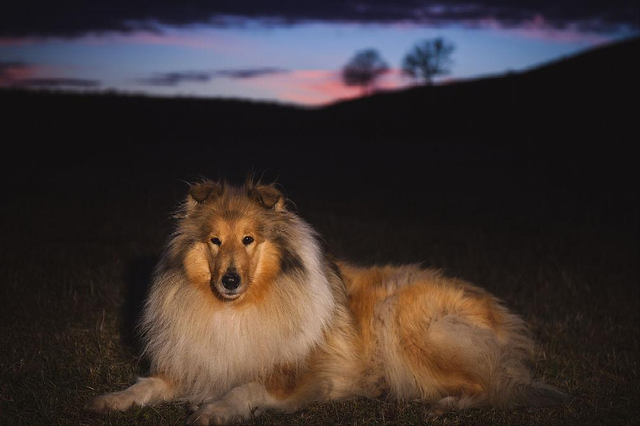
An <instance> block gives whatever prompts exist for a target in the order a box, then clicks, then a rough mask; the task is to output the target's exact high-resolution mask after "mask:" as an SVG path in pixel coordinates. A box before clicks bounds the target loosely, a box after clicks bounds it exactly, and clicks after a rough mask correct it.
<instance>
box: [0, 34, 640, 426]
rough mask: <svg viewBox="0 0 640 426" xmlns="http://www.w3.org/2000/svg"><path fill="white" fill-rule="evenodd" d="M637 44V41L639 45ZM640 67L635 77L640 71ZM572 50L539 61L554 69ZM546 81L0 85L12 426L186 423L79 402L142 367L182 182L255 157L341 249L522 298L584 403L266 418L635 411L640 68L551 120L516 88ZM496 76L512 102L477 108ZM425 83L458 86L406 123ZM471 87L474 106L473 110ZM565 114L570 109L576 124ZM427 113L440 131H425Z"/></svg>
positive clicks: (501, 419) (571, 418) (1, 381)
mask: <svg viewBox="0 0 640 426" xmlns="http://www.w3.org/2000/svg"><path fill="white" fill-rule="evenodd" d="M631 49H632V50H631V51H634V52H637V41H636V42H635V44H632V45H631ZM633 49H635V50H633ZM634 61H635V62H633V64H635V65H634V66H635V67H636V68H635V69H634V68H633V67H631V69H630V70H627V71H625V72H628V73H629V75H633V76H635V75H637V74H636V71H637V58H636V59H634ZM568 64H569V65H571V63H570V62H569V63H568ZM560 65H562V64H560ZM560 65H558V66H557V68H555V71H554V69H551V70H549V69H546V70H544V69H543V70H541V72H542V73H543V74H537V75H538V76H540V75H542V76H544V78H545V79H549V80H545V81H552V80H553V75H556V76H557V75H562V73H561V71H562V70H563V69H564V68H561V67H560ZM618 69H621V68H618ZM634 70H635V71H634ZM554 72H555V74H553V73H554ZM544 73H547V74H544ZM549 73H551V74H552V75H551V77H549V75H550V74H549ZM624 75H626V74H624ZM535 78H536V77H535V75H522V76H516V77H513V78H511V79H509V78H505V79H504V80H496V81H494V82H492V81H481V82H478V83H476V84H470V85H468V87H466V89H465V86H464V85H460V86H451V87H450V88H449V91H445V90H444V89H446V88H443V89H442V90H441V89H439V88H433V89H434V90H432V91H430V92H423V91H420V90H417V91H413V92H407V93H401V94H385V95H379V96H377V97H376V96H374V97H373V98H371V99H369V100H363V101H356V102H353V103H347V104H341V105H335V106H333V107H330V108H327V109H322V110H317V111H315V110H314V111H307V110H298V109H295V108H290V107H286V106H273V105H261V104H246V103H238V102H232V101H204V100H203V101H196V100H188V99H184V100H156V99H147V98H139V97H120V96H113V95H86V96H73V95H62V94H28V93H22V92H12V91H8V92H4V93H0V106H5V107H6V106H11V110H12V113H11V114H10V115H9V116H8V117H7V120H6V121H5V124H6V127H7V129H5V130H6V132H7V133H6V134H7V135H9V134H13V135H17V136H12V137H11V138H10V139H11V141H12V142H11V144H12V145H13V146H14V147H15V151H13V153H9V151H6V152H5V155H4V158H3V160H2V162H3V170H2V174H1V175H0V177H2V188H3V189H2V198H3V200H2V209H1V210H0V235H1V236H2V245H1V246H0V260H1V265H2V267H1V269H0V283H1V286H0V329H1V332H0V374H1V377H0V424H16V425H33V424H97V425H101V424H105V425H118V424H140V425H156V424H162V425H172V424H183V423H184V421H185V420H186V418H187V408H186V407H185V406H183V405H180V404H167V405H163V406H158V407H146V408H138V409H134V410H132V411H130V412H127V413H124V414H113V415H109V416H98V415H94V414H91V413H87V412H85V411H84V410H83V405H84V403H85V402H86V401H87V400H88V399H89V398H91V397H92V396H95V395H97V394H100V393H103V392H107V391H113V390H119V389H122V388H124V387H126V386H127V385H129V384H131V383H132V382H133V381H134V380H135V377H136V376H137V375H144V374H145V371H146V362H145V360H144V359H143V358H140V357H139V347H138V344H137V343H138V342H137V339H136V336H135V333H133V327H134V324H135V321H136V317H137V315H139V312H140V304H141V303H142V301H143V300H144V294H145V292H146V289H147V286H148V284H149V275H150V273H151V269H152V268H153V265H154V263H155V260H156V258H157V256H158V255H159V253H160V250H161V249H162V246H163V243H164V241H165V240H166V238H167V236H168V234H169V233H170V232H171V229H172V221H171V217H170V216H171V212H172V211H173V210H174V209H175V207H176V206H177V204H178V203H179V202H180V200H181V199H182V197H183V196H184V194H185V192H186V188H187V185H186V184H185V183H184V181H190V180H195V179H197V177H198V176H200V175H205V176H209V177H213V178H216V177H218V176H222V177H226V178H228V179H231V180H235V181H238V180H241V179H243V178H244V175H245V174H246V173H248V172H250V171H252V170H253V171H256V172H257V173H258V174H261V173H262V172H264V176H265V179H266V180H270V179H277V180H278V182H280V183H281V184H282V185H283V186H284V188H285V190H286V191H287V195H288V197H289V198H290V199H291V200H292V201H293V202H294V203H295V206H296V209H297V211H298V213H299V214H300V215H301V216H302V217H303V218H305V219H307V220H308V221H309V222H310V223H312V224H313V225H314V226H315V227H316V228H317V229H318V230H319V231H320V233H321V234H322V235H323V237H324V239H325V241H326V244H327V247H328V248H329V250H330V251H331V252H332V253H333V254H334V255H336V256H337V257H340V258H345V259H350V260H353V261H355V262H359V263H363V264H373V263H381V262H391V263H404V262H421V263H422V264H424V265H425V266H432V267H438V268H442V269H444V270H445V271H446V272H447V273H448V274H450V275H455V276H459V277H462V278H465V279H467V280H470V281H472V282H474V283H476V284H478V285H480V286H482V287H484V288H486V289H488V290H489V291H491V292H492V293H494V294H495V295H497V296H499V297H500V298H502V299H504V300H505V302H506V304H507V305H508V306H510V307H511V308H512V309H513V310H514V311H515V312H517V313H519V314H520V315H522V316H523V317H524V318H525V319H526V320H527V321H528V323H529V324H530V326H531V329H532V331H533V333H534V335H535V336H536V339H537V341H538V342H539V352H540V357H539V361H538V363H537V364H536V365H535V371H536V374H537V376H538V377H540V378H542V379H544V380H545V381H547V382H549V383H551V384H553V385H555V386H557V387H559V388H560V389H562V390H564V391H565V392H567V393H568V394H569V395H571V398H572V400H571V403H570V404H569V405H568V406H566V407H557V408H549V409H520V410H516V411H514V412H502V411H497V410H472V411H468V412H462V413H449V414H445V415H443V416H441V417H438V418H435V419H432V418H429V417H427V415H426V408H425V407H424V406H422V405H421V404H419V403H416V402H411V401H407V402H399V403H398V402H394V401H377V400H365V399H356V400H352V401H344V402H336V403H331V404H318V405H314V406H311V407H309V408H308V409H306V410H303V411H300V412H298V413H295V414H291V415H283V414H278V413H267V414H266V415H264V416H261V417H257V418H255V419H253V420H251V421H250V422H249V424H256V425H262V424H272V425H305V426H310V425H320V424H344V425H408V424H426V423H429V424H447V425H456V424H478V425H480V424H540V425H556V424H576V425H577V424H637V423H638V422H640V412H639V410H638V407H639V406H640V385H639V384H638V380H639V374H638V360H639V358H640V357H639V356H640V351H639V338H640V336H639V334H640V330H639V327H638V324H639V323H640V322H639V320H640V318H639V311H640V309H639V308H640V306H639V305H640V289H639V287H638V283H639V282H640V281H639V278H640V270H639V269H640V267H639V256H640V249H639V245H638V237H639V220H638V215H639V213H640V211H639V199H638V198H639V197H638V196H639V192H638V182H637V177H638V148H637V140H638V121H637V117H638V114H637V113H638V99H639V97H638V96H637V95H638V84H637V78H635V77H634V78H635V80H634V79H632V78H629V79H628V80H624V81H623V79H619V80H618V81H617V83H616V82H615V81H614V80H613V79H612V80H609V81H611V82H612V83H611V84H613V85H614V87H613V89H611V86H608V89H607V90H604V89H603V90H601V91H598V89H597V88H595V89H593V90H592V91H591V92H589V93H591V95H590V96H587V95H582V96H583V97H578V98H576V96H578V95H577V94H578V93H582V92H580V91H579V90H578V89H576V90H575V92H574V91H572V90H573V89H572V88H571V87H568V88H567V93H568V94H566V96H564V95H562V93H561V94H558V99H556V100H555V102H553V104H554V105H555V106H553V107H551V106H550V107H549V108H546V109H544V111H542V112H540V113H539V114H532V110H535V109H536V105H537V106H538V107H539V106H540V103H539V101H538V102H536V103H533V104H531V105H528V104H527V103H526V102H525V101H526V100H527V99H529V100H530V98H528V97H527V96H524V99H520V102H521V103H519V104H517V105H516V107H513V108H510V107H509V106H505V105H504V103H505V102H503V101H504V99H505V98H504V97H505V96H510V94H512V93H513V90H516V89H517V90H519V92H518V93H520V94H522V93H525V92H523V90H524V89H523V88H526V87H534V89H530V90H532V92H535V91H536V90H537V89H535V87H537V86H536V85H535V84H533V83H531V81H534V80H535ZM540 78H542V77H540ZM527 79H528V80H527ZM584 79H585V80H588V76H584ZM631 82H634V83H633V84H631ZM534 83H535V82H534ZM536 84H539V83H536ZM576 84H577V83H576ZM615 84H619V85H620V86H624V85H625V84H627V85H629V86H625V87H627V90H626V91H622V90H618V86H615ZM545 87H546V86H545ZM551 90H552V91H553V90H555V89H553V88H552V89H551ZM585 90H586V89H585ZM616 90H617V91H616ZM487 91H490V93H492V94H496V93H497V95H496V96H497V98H498V100H497V101H495V102H497V103H498V104H500V108H502V109H499V107H498V106H496V105H497V104H496V105H488V107H487V108H486V109H484V110H483V109H482V108H481V107H482V105H481V103H482V102H481V100H483V99H487V98H486V97H484V96H482V94H483V93H485V94H486V93H489V92H487ZM609 92H613V93H609ZM526 93H528V92H526ZM526 93H525V94H526ZM594 93H595V95H594ZM427 95H429V96H432V97H431V98H428V99H438V100H440V101H443V102H444V101H447V100H448V101H449V102H451V105H453V106H451V105H449V106H447V104H446V102H445V103H442V102H440V105H441V108H442V110H443V111H444V112H445V113H446V114H445V113H443V117H449V118H448V121H447V120H444V121H443V120H441V119H439V116H433V119H432V120H427V121H426V122H424V123H413V124H411V126H409V127H400V126H399V125H398V124H397V117H395V116H394V114H396V115H398V116H399V115H401V113H402V111H400V110H399V108H397V106H398V105H399V104H401V103H402V102H403V101H402V100H403V99H404V100H405V101H406V103H407V104H408V105H409V106H408V107H407V109H405V110H404V111H409V112H407V116H408V117H410V119H409V120H407V121H409V122H410V121H411V120H413V119H414V118H416V117H418V115H419V113H418V112H416V108H415V106H416V105H418V103H417V102H418V101H417V100H416V99H422V96H427ZM460 96H463V97H465V98H468V99H469V102H470V103H471V106H467V107H466V108H468V109H471V108H478V109H477V111H478V113H477V114H473V113H472V112H470V111H466V110H462V111H458V110H457V109H455V108H457V107H456V105H458V104H457V103H456V102H455V99H458V98H457V97H460ZM501 96H502V97H501ZM539 96H541V97H542V96H546V95H545V94H544V93H543V94H539ZM563 96H564V97H563ZM594 96H595V99H596V102H595V103H592V104H588V105H583V101H584V99H586V98H588V97H592V98H593V97H594ZM606 96H611V97H612V99H613V100H614V101H615V102H614V103H612V102H611V99H609V98H607V97H606ZM627 98H628V99H627ZM569 100H570V101H569ZM625 100H631V101H632V107H631V108H629V107H628V106H624V105H629V104H628V103H626V104H625ZM367 101H368V103H367ZM476 101H477V102H478V104H474V103H473V102H476ZM525 104H527V105H528V106H527V105H525ZM384 105H387V106H386V107H384ZM532 105H533V106H532ZM387 108H388V109H389V112H390V114H386V115H384V118H379V119H376V117H383V116H382V115H380V111H381V110H383V109H387ZM447 108H449V109H447ZM451 108H454V110H452V109H451ZM528 108H531V109H532V110H529V109H528ZM554 108H555V109H554ZM565 109H566V111H570V112H568V113H567V114H565V115H564V118H565V119H566V120H567V122H566V123H565V124H564V126H560V127H558V125H560V124H561V120H560V119H559V118H558V116H557V113H558V111H560V112H561V111H564V110H565ZM508 110H513V112H512V115H509V113H508ZM185 111H187V112H185ZM576 111H578V112H576ZM584 111H590V114H592V115H593V116H594V117H597V118H598V120H595V119H593V120H591V119H585V118H584V116H581V115H580V114H581V113H582V112H584ZM225 114H226V115H225ZM376 114H378V115H377V116H376ZM411 114H414V115H411ZM456 114H457V115H456ZM451 117H459V118H460V123H458V124H457V125H456V123H455V121H456V120H454V119H452V118H451ZM245 119H246V120H247V122H246V123H245V122H244V120H245ZM385 120H386V121H385ZM492 120H493V121H492ZM366 123H371V124H370V126H368V127H363V126H365V124H366ZM394 123H396V124H394ZM404 123H406V122H404ZM430 123H439V124H430ZM443 123H444V124H443ZM496 123H503V124H502V125H497V124H496ZM534 124H535V125H534ZM438 125H439V126H440V127H438ZM376 126H378V127H379V128H378V127H376ZM393 126H396V127H393ZM428 126H432V128H431V129H430V132H431V133H429V135H425V134H423V133H420V132H418V131H417V129H418V128H421V127H428ZM554 126H555V127H554ZM382 127H384V128H385V129H390V130H386V131H382V130H380V128H382ZM9 130H11V132H10V131H9ZM433 135H435V136H433ZM427 136H430V137H427ZM347 141H349V142H356V143H357V146H355V145H351V146H347ZM425 141H428V142H425ZM536 141H537V142H538V143H534V142H536ZM594 143H595V144H596V145H595V148H594V145H593V144H594ZM380 144H381V145H380Z"/></svg>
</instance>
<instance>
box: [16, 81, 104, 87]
mask: <svg viewBox="0 0 640 426" xmlns="http://www.w3.org/2000/svg"><path fill="white" fill-rule="evenodd" d="M100 84H101V83H100V81H99V80H89V79H84V78H27V79H23V80H18V81H16V82H15V83H14V85H15V86H19V87H33V88H43V89H44V88H57V87H62V88H70V87H75V88H85V89H90V88H95V87H99V86H100Z"/></svg>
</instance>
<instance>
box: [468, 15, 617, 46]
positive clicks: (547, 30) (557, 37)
mask: <svg viewBox="0 0 640 426" xmlns="http://www.w3.org/2000/svg"><path fill="white" fill-rule="evenodd" d="M476 24H477V25H478V26H479V27H480V28H485V29H490V30H495V31H499V32H503V33H506V34H507V35H515V36H519V37H523V38H530V39H536V40H544V41H554V42H560V43H576V42H584V43H589V44H601V43H605V42H608V41H611V37H610V36H607V35H605V34H603V33H596V32H588V31H584V30H582V29H580V28H579V26H578V24H577V23H574V24H571V23H570V24H567V25H566V26H565V27H564V28H557V27H555V26H553V25H552V24H550V23H549V22H548V21H547V20H546V19H545V17H544V16H542V15H539V14H538V15H536V16H534V17H533V18H532V19H530V20H528V21H525V22H522V23H521V24H519V25H518V26H517V27H515V26H514V27H510V26H506V25H504V24H503V23H502V22H500V21H498V20H497V19H495V18H492V17H487V18H485V19H481V20H478V21H477V22H476Z"/></svg>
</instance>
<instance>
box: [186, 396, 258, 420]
mask: <svg viewBox="0 0 640 426" xmlns="http://www.w3.org/2000/svg"><path fill="white" fill-rule="evenodd" d="M245 411H246V412H243V410H239V409H238V407H236V406H235V405H233V404H230V403H228V402H224V401H217V402H210V403H208V404H204V405H202V406H201V407H200V408H199V409H198V410H197V411H196V412H195V413H193V414H192V415H191V416H190V417H189V419H188V420H187V424H188V425H205V426H208V425H226V424H229V423H239V422H242V421H244V420H246V419H248V418H249V416H250V414H251V412H250V411H249V410H248V409H247V410H245Z"/></svg>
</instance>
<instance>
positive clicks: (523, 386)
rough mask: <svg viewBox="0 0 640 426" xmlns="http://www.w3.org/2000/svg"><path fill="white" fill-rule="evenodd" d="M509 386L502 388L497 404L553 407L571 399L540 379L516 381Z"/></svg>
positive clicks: (566, 402)
mask: <svg viewBox="0 0 640 426" xmlns="http://www.w3.org/2000/svg"><path fill="white" fill-rule="evenodd" d="M507 387H508V388H510V389H509V390H508V391H507V389H502V392H500V394H501V395H500V396H502V398H500V397H498V398H496V399H498V401H495V402H496V405H498V406H502V407H504V408H515V407H534V408H536V407H551V406H554V405H565V404H568V403H569V401H570V399H571V398H570V397H569V396H568V395H567V394H565V393H564V392H562V391H560V390H558V389H556V388H555V387H553V386H551V385H548V384H546V383H542V382H538V381H531V382H516V383H511V384H510V385H508V386H507ZM505 391H507V392H505ZM495 396H498V395H495Z"/></svg>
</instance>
